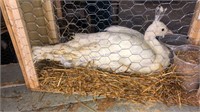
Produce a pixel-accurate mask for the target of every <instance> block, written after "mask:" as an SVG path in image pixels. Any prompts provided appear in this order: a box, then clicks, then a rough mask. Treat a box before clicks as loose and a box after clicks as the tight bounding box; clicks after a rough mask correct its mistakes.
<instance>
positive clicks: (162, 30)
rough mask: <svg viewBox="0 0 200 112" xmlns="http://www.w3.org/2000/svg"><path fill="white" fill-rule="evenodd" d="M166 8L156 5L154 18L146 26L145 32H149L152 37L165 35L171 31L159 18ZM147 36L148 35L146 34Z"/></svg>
mask: <svg viewBox="0 0 200 112" xmlns="http://www.w3.org/2000/svg"><path fill="white" fill-rule="evenodd" d="M166 10H167V8H165V9H164V8H163V7H162V6H158V7H157V8H156V10H155V20H154V21H153V23H152V24H151V25H150V26H149V27H148V28H147V30H146V32H145V33H148V34H149V33H150V34H152V35H153V37H156V36H165V35H167V34H172V31H171V30H169V29H168V27H167V26H166V25H165V24H164V23H163V22H161V21H160V20H161V19H162V17H163V16H164V13H165V11H166ZM146 38H148V36H146Z"/></svg>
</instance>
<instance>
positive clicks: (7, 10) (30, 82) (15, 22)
mask: <svg viewBox="0 0 200 112" xmlns="http://www.w3.org/2000/svg"><path fill="white" fill-rule="evenodd" d="M0 6H1V9H2V14H3V16H4V19H5V22H6V25H7V28H8V31H9V33H10V36H11V40H12V43H13V45H14V48H15V52H16V54H17V58H18V60H19V64H20V67H21V70H22V73H23V76H24V79H25V83H26V86H27V87H28V88H30V89H32V90H38V89H39V82H38V78H37V74H36V71H35V67H34V63H33V60H32V55H31V46H30V43H29V38H28V35H27V31H26V27H25V25H24V24H25V23H24V21H23V20H22V18H21V17H22V16H21V15H20V11H19V4H18V3H17V0H0ZM198 6H199V4H198ZM199 13H200V10H196V14H199ZM196 17H197V16H196V15H195V16H194V19H193V22H192V25H191V29H195V31H196V30H197V31H199V30H200V27H199V26H200V21H199V20H196ZM189 35H191V37H192V38H195V39H197V40H200V32H193V31H192V30H190V33H189Z"/></svg>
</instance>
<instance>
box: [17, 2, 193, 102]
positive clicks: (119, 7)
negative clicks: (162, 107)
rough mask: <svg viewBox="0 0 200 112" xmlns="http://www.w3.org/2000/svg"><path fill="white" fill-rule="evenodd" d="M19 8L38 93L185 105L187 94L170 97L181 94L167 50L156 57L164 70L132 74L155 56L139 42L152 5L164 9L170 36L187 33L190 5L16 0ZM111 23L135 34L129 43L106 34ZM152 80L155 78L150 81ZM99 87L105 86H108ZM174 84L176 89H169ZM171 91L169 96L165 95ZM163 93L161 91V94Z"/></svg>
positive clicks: (151, 17) (150, 17) (126, 37)
mask: <svg viewBox="0 0 200 112" xmlns="http://www.w3.org/2000/svg"><path fill="white" fill-rule="evenodd" d="M19 4H20V8H21V9H20V10H22V15H23V18H24V21H25V24H26V28H27V31H28V36H29V39H30V44H31V46H32V50H33V60H35V59H34V58H36V60H35V61H36V62H35V63H36V64H35V66H36V70H37V73H38V77H39V82H40V86H41V88H42V89H44V90H45V89H46V90H48V89H49V90H50V91H61V92H65V93H78V94H84V95H86V94H90V93H92V94H93V95H102V94H103V95H105V96H109V97H114V98H115V97H119V98H126V99H131V100H134V101H142V102H143V101H144V100H141V97H142V96H145V95H146V96H145V98H144V99H145V100H157V99H159V98H160V99H159V100H162V101H165V100H166V99H173V98H174V99H175V101H174V102H176V103H177V101H178V98H182V99H183V100H181V102H186V100H185V99H184V97H186V96H184V95H186V94H181V95H182V96H179V97H178V98H177V96H173V94H176V95H177V94H180V93H181V92H183V91H184V90H183V88H182V87H181V86H180V84H179V83H180V82H179V78H177V75H176V73H174V70H175V68H173V66H170V67H168V66H169V65H170V64H169V63H170V58H169V56H168V55H167V57H166V56H164V54H166V52H167V51H166V52H163V53H164V54H159V55H160V56H164V57H163V58H162V59H160V60H161V61H162V62H163V63H164V62H165V64H163V65H162V66H161V68H162V67H163V66H164V67H165V70H161V71H159V72H157V73H154V74H153V75H144V74H146V73H150V71H151V72H152V71H154V68H148V70H146V71H148V72H144V74H143V72H141V73H139V74H138V73H136V74H135V72H136V71H140V70H141V69H140V68H142V67H143V66H148V63H153V62H154V59H155V58H156V56H157V54H156V52H152V49H151V48H150V47H149V46H148V45H146V44H145V40H144V39H142V38H143V36H144V35H145V31H146V30H147V28H148V27H149V25H151V24H152V22H153V21H154V19H155V10H156V7H157V6H158V5H161V6H163V7H164V8H167V10H166V12H165V13H164V15H163V18H162V19H161V20H160V21H162V22H163V23H164V24H165V25H166V26H167V27H168V28H169V29H170V30H171V31H172V32H173V33H179V34H183V35H187V33H188V30H189V28H190V23H191V20H192V16H193V14H194V8H195V5H196V2H195V1H173V0H172V1H161V0H160V1H159V0H158V1H151V0H146V1H137V0H136V1H122V0H121V1H119V0H114V1H113V0H111V1H107V0H103V1H69V0H61V1H54V0H52V1H51V2H48V3H47V2H45V1H39V0H38V1H28V0H19ZM113 25H115V26H123V27H126V28H129V30H128V31H133V32H134V33H135V34H133V35H134V36H133V39H132V37H130V35H126V34H124V33H122V34H120V33H119V32H116V31H114V30H115V29H112V28H111V29H110V30H111V31H110V32H108V31H105V29H106V28H109V27H110V26H113ZM112 31H113V32H114V33H113V32H112ZM117 31H121V29H120V28H119V29H117ZM83 33H84V34H83ZM126 33H127V32H126ZM88 34H89V35H88ZM90 34H91V35H90ZM77 35H78V36H77ZM108 35H109V36H108ZM118 35H121V36H118ZM140 36H141V37H142V38H141V37H140ZM138 38H139V39H138ZM169 52H170V51H169ZM165 59H166V60H167V61H166V60H165ZM38 60H42V61H39V62H38ZM130 63H131V64H130ZM132 63H133V64H132ZM166 63H168V64H166ZM93 68H95V69H93ZM158 68H159V67H158ZM159 69H160V68H159ZM116 70H119V72H116ZM122 71H123V73H122ZM131 71H133V72H134V73H132V72H131ZM141 71H142V70H141ZM144 71H145V70H144ZM130 72H131V74H130ZM171 73H173V74H171ZM165 74H170V75H165ZM170 76H171V77H170ZM134 77H135V78H134ZM152 77H154V78H155V79H154V80H152ZM65 79H66V80H65ZM129 79H130V80H129ZM139 79H141V80H139ZM160 80H164V82H162V81H160ZM177 80H178V81H177ZM159 81H160V82H159ZM180 81H181V80H180ZM101 82H103V83H101ZM143 82H146V83H143ZM156 82H158V83H156ZM128 83H131V84H132V86H131V84H130V85H129V84H128ZM104 84H108V85H107V86H108V88H105V86H103V85H104ZM151 84H152V85H153V86H152V88H151V89H149V88H148V85H151ZM86 85H87V86H86ZM140 85H142V86H140ZM159 85H161V86H163V87H161V86H159ZM173 85H175V87H174V88H173V89H172V88H171V87H172V86H173ZM136 86H137V87H136ZM134 87H136V89H133V88H134ZM109 88H110V89H109ZM121 88H123V89H121ZM160 88H161V89H160ZM170 89H171V91H173V92H174V93H173V92H172V94H171V93H170V94H169V91H168V90H170ZM116 91H118V92H116ZM162 91H166V92H165V94H164V93H163V92H162ZM167 91H168V92H167ZM171 91H170V92H171ZM136 93H138V94H136ZM154 93H157V94H155V95H153V94H154ZM126 94H127V96H126ZM167 94H169V95H171V96H166V95H167ZM152 95H153V96H152ZM138 96H140V97H138ZM150 96H151V97H150ZM155 97H157V98H155ZM170 97H171V98H170ZM171 101H172V102H173V100H171ZM165 102H166V101H165ZM187 103H188V102H187Z"/></svg>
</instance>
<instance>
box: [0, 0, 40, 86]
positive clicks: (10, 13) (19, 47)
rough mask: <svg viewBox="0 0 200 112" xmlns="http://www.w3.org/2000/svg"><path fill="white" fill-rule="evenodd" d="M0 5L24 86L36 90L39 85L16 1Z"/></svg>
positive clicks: (4, 2)
mask: <svg viewBox="0 0 200 112" xmlns="http://www.w3.org/2000/svg"><path fill="white" fill-rule="evenodd" d="M0 4H1V8H2V12H3V16H4V19H5V22H6V26H7V28H8V31H9V34H10V37H11V40H12V43H13V46H14V49H15V52H16V55H17V58H18V61H19V64H20V67H21V70H22V73H23V76H24V79H25V83H26V86H27V87H28V88H31V89H35V88H38V87H39V83H38V79H37V75H36V71H35V68H34V64H33V61H32V56H31V48H30V43H29V39H28V36H27V32H26V30H25V29H26V28H25V25H24V23H23V21H22V19H21V15H20V11H19V8H18V4H17V0H0Z"/></svg>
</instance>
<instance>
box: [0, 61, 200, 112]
mask: <svg viewBox="0 0 200 112" xmlns="http://www.w3.org/2000/svg"><path fill="white" fill-rule="evenodd" d="M1 69H2V71H1V81H2V83H3V84H2V86H1V109H0V111H12V112H17V111H20V112H30V111H39V112H44V111H55V112H90V111H91V112H93V111H107V112H127V111H128V112H199V111H200V108H199V107H195V106H187V105H183V106H181V107H180V106H170V107H168V106H166V105H164V104H162V103H147V104H146V105H143V104H137V103H130V102H127V101H120V100H116V99H105V98H103V97H99V98H97V100H94V98H93V97H92V96H87V97H83V96H78V95H66V94H65V95H63V94H55V93H44V92H32V91H30V90H28V89H27V88H26V87H25V85H24V81H23V77H22V74H21V71H20V69H19V65H18V64H9V65H1ZM17 83H18V84H17Z"/></svg>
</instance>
